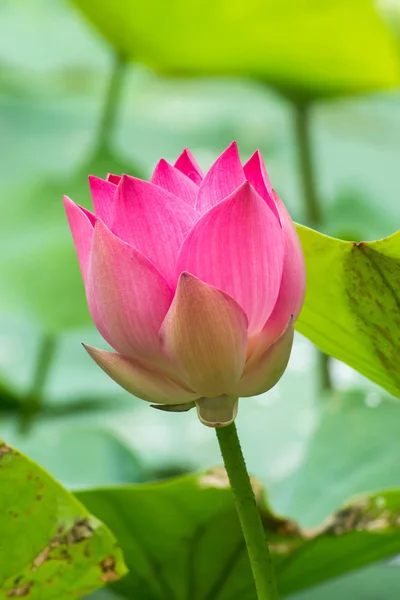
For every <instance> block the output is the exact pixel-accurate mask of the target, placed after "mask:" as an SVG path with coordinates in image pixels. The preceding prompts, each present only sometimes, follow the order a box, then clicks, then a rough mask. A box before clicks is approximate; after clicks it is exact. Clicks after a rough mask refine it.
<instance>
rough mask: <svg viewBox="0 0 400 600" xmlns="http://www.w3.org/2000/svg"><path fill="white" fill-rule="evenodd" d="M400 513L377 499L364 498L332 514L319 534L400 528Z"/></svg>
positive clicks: (340, 533)
mask: <svg viewBox="0 0 400 600" xmlns="http://www.w3.org/2000/svg"><path fill="white" fill-rule="evenodd" d="M399 518H400V514H397V513H396V514H393V513H390V512H389V511H388V510H387V509H385V508H384V505H380V504H379V503H378V502H376V501H374V500H373V501H370V500H369V499H368V498H367V499H362V500H360V501H359V502H355V503H354V504H352V505H350V506H346V507H344V508H342V509H340V510H338V511H337V512H336V513H334V514H333V515H332V517H331V518H330V519H329V520H328V521H327V522H326V523H325V524H324V525H323V526H322V527H321V528H320V529H319V531H318V533H319V534H321V533H322V534H331V535H343V534H345V533H349V532H350V531H385V530H387V529H390V528H392V527H394V528H398V526H399Z"/></svg>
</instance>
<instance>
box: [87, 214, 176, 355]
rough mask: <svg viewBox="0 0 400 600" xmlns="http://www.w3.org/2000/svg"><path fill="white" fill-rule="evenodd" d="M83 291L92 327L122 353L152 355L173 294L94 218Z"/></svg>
mask: <svg viewBox="0 0 400 600" xmlns="http://www.w3.org/2000/svg"><path fill="white" fill-rule="evenodd" d="M86 294H87V298H88V303H89V309H90V312H91V315H92V318H93V320H94V322H95V324H96V327H97V329H98V330H99V331H100V333H101V335H102V336H103V337H104V338H105V339H106V340H107V342H108V343H109V344H110V345H111V346H112V347H113V348H115V349H116V350H117V351H118V352H121V353H122V354H124V355H127V356H133V357H135V358H138V357H143V356H145V357H148V358H151V359H154V360H155V359H156V358H157V356H158V355H159V354H160V353H161V350H160V343H159V338H158V332H159V329H160V327H161V324H162V322H163V320H164V317H165V315H166V313H167V311H168V308H169V306H170V304H171V301H172V297H173V292H172V290H171V289H170V287H169V286H168V284H167V282H166V281H165V279H164V278H163V277H162V275H160V273H159V272H158V271H157V269H156V268H155V267H154V266H153V265H152V264H151V263H150V262H149V260H148V259H147V258H145V257H144V256H143V255H142V254H141V253H140V252H139V251H138V250H136V248H133V247H132V246H129V245H128V244H126V243H125V242H123V241H122V240H120V239H119V238H117V237H116V236H115V235H114V234H112V233H111V232H110V230H109V229H108V228H107V227H106V226H105V225H104V223H102V221H100V220H99V221H97V223H96V226H95V230H94V236H93V246H92V253H91V260H90V265H89V274H88V281H87V285H86Z"/></svg>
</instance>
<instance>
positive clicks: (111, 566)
mask: <svg viewBox="0 0 400 600" xmlns="http://www.w3.org/2000/svg"><path fill="white" fill-rule="evenodd" d="M115 567H116V563H115V558H114V557H113V556H106V558H105V559H104V560H102V561H101V563H100V569H101V573H102V574H101V577H100V579H101V581H102V582H103V583H112V582H113V581H118V579H120V576H119V575H118V573H117V572H116V570H115Z"/></svg>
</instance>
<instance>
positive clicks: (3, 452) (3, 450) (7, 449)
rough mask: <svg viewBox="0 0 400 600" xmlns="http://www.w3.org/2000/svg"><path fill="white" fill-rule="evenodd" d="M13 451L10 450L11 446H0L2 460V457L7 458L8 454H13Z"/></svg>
mask: <svg viewBox="0 0 400 600" xmlns="http://www.w3.org/2000/svg"><path fill="white" fill-rule="evenodd" d="M12 452H13V449H12V448H10V446H7V444H4V443H2V444H0V458H1V457H2V456H5V455H6V454H12Z"/></svg>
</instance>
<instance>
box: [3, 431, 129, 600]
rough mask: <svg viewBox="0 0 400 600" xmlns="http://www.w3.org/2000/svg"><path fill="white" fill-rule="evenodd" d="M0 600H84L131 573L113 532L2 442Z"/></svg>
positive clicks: (44, 473) (65, 491) (31, 463)
mask: <svg viewBox="0 0 400 600" xmlns="http://www.w3.org/2000/svg"><path fill="white" fill-rule="evenodd" d="M0 532H1V537H0V599H1V600H3V599H4V600H6V599H7V598H11V597H22V596H29V598H30V599H31V600H39V599H40V600H46V599H54V598H57V599H58V600H63V599H67V598H71V597H75V598H79V597H81V596H84V595H85V594H87V593H89V592H90V591H92V590H95V589H96V588H98V587H101V586H102V585H103V584H104V583H107V582H109V581H115V580H117V579H119V578H120V577H121V576H122V575H124V574H125V573H126V567H125V565H124V561H123V558H122V553H121V550H120V549H119V547H118V546H117V542H116V540H115V538H114V537H113V535H112V534H111V532H110V531H109V530H108V528H107V527H106V526H105V525H103V523H101V522H99V521H98V520H97V519H96V518H94V517H93V516H92V515H91V514H90V513H89V512H88V511H87V509H86V508H85V507H84V506H82V504H81V503H80V502H79V501H78V500H77V499H76V498H74V496H72V494H70V493H69V492H68V491H67V490H65V489H64V488H63V487H62V486H61V485H60V484H59V483H57V482H56V481H55V480H54V479H52V478H51V477H50V476H49V475H48V474H47V473H46V472H45V471H43V470H42V469H41V468H40V467H39V466H38V465H36V464H35V463H33V462H32V461H30V460H29V459H28V458H26V457H25V456H24V455H22V454H20V453H19V452H17V451H16V450H14V449H13V448H11V447H10V446H8V445H6V444H4V443H2V442H0Z"/></svg>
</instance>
